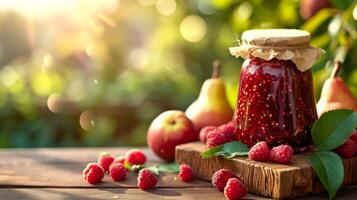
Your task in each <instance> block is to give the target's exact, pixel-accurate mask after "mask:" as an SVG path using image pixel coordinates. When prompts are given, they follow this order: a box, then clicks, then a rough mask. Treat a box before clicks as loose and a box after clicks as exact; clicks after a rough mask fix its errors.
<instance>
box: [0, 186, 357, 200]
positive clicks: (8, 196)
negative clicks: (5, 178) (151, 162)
mask: <svg viewBox="0 0 357 200" xmlns="http://www.w3.org/2000/svg"><path fill="white" fill-rule="evenodd" d="M356 189H357V187H350V188H345V189H343V190H342V191H341V192H340V193H339V195H338V196H337V197H336V198H335V200H354V199H356V195H357V193H356ZM19 199H26V200H34V199H46V200H48V199H76V200H87V199H121V200H133V199H135V200H150V199H155V200H161V199H180V200H195V199H197V200H225V198H224V195H223V193H222V192H219V191H218V190H215V189H213V188H199V187H197V188H159V189H154V190H148V191H143V190H139V189H134V188H92V189H90V188H81V189H78V188H0V200H19ZM243 199H245V200H248V199H249V200H253V199H254V200H268V199H267V198H264V197H259V196H256V195H252V194H248V195H247V196H245V197H244V198H243ZM325 199H327V196H326V195H312V196H309V197H305V198H301V199H297V200H325Z"/></svg>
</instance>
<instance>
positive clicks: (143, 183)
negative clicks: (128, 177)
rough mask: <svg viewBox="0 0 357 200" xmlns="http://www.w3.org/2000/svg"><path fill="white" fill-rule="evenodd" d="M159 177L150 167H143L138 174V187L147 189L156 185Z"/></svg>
mask: <svg viewBox="0 0 357 200" xmlns="http://www.w3.org/2000/svg"><path fill="white" fill-rule="evenodd" d="M156 182H157V178H156V176H155V174H153V173H152V172H151V171H150V170H149V169H146V168H145V169H142V170H140V172H139V175H138V187H139V188H140V189H143V190H146V189H150V188H153V187H155V185H156Z"/></svg>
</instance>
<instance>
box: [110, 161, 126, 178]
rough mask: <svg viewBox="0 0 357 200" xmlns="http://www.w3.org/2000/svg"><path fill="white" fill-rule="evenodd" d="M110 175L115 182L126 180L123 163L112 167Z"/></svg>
mask: <svg viewBox="0 0 357 200" xmlns="http://www.w3.org/2000/svg"><path fill="white" fill-rule="evenodd" d="M109 175H110V177H112V179H113V180H114V181H122V180H124V179H125V178H126V170H125V168H124V166H123V164H121V163H116V164H112V165H110V168H109Z"/></svg>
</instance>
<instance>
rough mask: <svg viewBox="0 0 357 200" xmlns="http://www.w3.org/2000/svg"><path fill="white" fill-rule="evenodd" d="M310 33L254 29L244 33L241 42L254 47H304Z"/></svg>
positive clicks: (294, 30)
mask: <svg viewBox="0 0 357 200" xmlns="http://www.w3.org/2000/svg"><path fill="white" fill-rule="evenodd" d="M310 38H311V36H310V33H309V32H307V31H303V30H297V29H254V30H248V31H245V32H244V33H243V35H242V40H243V42H244V43H246V44H250V45H256V46H280V47H281V46H289V47H290V46H306V45H308V44H309V41H310Z"/></svg>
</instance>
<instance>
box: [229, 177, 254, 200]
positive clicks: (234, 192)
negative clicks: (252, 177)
mask: <svg viewBox="0 0 357 200" xmlns="http://www.w3.org/2000/svg"><path fill="white" fill-rule="evenodd" d="M247 193H248V188H247V187H246V186H245V185H244V184H243V183H242V182H240V180H238V179H237V178H230V179H229V180H228V181H227V185H226V187H224V196H225V197H226V199H228V200H237V199H241V198H242V197H244V196H245V195H247Z"/></svg>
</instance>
